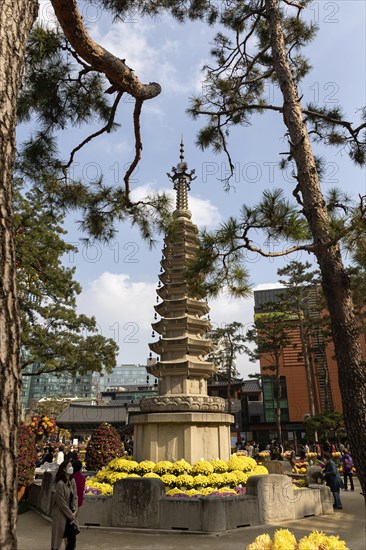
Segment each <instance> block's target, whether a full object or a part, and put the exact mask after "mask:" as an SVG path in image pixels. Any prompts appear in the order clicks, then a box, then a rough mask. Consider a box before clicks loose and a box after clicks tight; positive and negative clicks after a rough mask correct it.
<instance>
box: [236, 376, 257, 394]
mask: <svg viewBox="0 0 366 550" xmlns="http://www.w3.org/2000/svg"><path fill="white" fill-rule="evenodd" d="M241 391H242V392H244V393H251V392H253V393H255V392H256V393H259V392H261V391H262V387H261V385H260V382H259V380H256V379H254V380H245V381H244V384H243V387H242V389H241Z"/></svg>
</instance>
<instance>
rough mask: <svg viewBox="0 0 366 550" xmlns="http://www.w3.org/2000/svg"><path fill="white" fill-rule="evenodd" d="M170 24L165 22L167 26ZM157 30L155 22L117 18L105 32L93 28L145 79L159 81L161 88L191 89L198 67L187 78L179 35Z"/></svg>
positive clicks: (178, 91)
mask: <svg viewBox="0 0 366 550" xmlns="http://www.w3.org/2000/svg"><path fill="white" fill-rule="evenodd" d="M166 27H167V25H165V28H166ZM162 36H163V35H162V33H159V35H157V34H156V25H154V24H152V23H151V22H148V21H146V20H144V21H142V20H140V21H138V24H137V23H133V22H131V23H130V24H127V23H126V22H121V21H120V22H117V23H115V24H113V25H111V26H109V27H108V30H107V31H106V32H103V31H102V30H101V28H100V27H96V28H95V29H94V37H95V39H96V40H97V41H98V43H99V44H100V45H101V46H103V47H104V48H105V49H107V50H108V51H110V52H111V53H113V54H114V55H116V56H117V57H119V58H121V59H126V63H127V65H128V66H129V67H131V68H132V69H133V70H134V71H135V73H136V74H137V75H138V78H139V79H140V81H142V82H145V83H147V82H150V81H151V82H159V84H161V86H162V89H163V90H164V91H168V92H174V93H185V94H186V93H188V92H189V91H191V90H192V89H193V86H194V85H195V83H196V80H197V74H196V69H194V70H193V72H191V71H190V73H189V74H190V76H189V77H188V78H187V77H186V75H184V74H183V73H182V71H181V67H180V63H181V60H182V57H183V53H182V52H184V46H183V45H182V43H181V42H180V41H179V40H177V39H171V38H169V37H165V38H164V40H163V41H162Z"/></svg>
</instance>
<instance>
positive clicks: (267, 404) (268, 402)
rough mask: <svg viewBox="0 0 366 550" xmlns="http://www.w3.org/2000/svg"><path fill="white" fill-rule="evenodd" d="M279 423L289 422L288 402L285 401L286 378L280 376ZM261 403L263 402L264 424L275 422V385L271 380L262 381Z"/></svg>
mask: <svg viewBox="0 0 366 550" xmlns="http://www.w3.org/2000/svg"><path fill="white" fill-rule="evenodd" d="M280 383H281V401H280V407H281V421H282V422H288V421H289V411H288V400H287V388H286V377H285V376H281V379H280ZM262 387H263V401H264V415H265V420H266V422H276V407H277V383H276V381H275V380H273V379H268V378H267V379H266V378H264V379H263V384H262Z"/></svg>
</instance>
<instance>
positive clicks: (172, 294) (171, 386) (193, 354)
mask: <svg viewBox="0 0 366 550" xmlns="http://www.w3.org/2000/svg"><path fill="white" fill-rule="evenodd" d="M193 175H194V170H192V171H190V172H189V171H188V167H187V163H186V162H184V149H183V143H181V147H180V162H179V163H178V165H177V167H173V168H172V172H171V173H170V174H168V177H169V178H170V180H171V181H172V182H173V185H174V189H175V190H176V192H177V202H176V210H175V211H174V213H173V223H172V226H171V229H170V231H169V232H168V234H167V235H166V237H165V240H164V248H163V258H162V261H161V273H160V275H159V279H160V281H159V285H158V289H157V294H158V298H157V301H158V303H157V305H156V306H155V311H156V314H155V318H156V319H157V317H158V315H159V317H160V319H159V320H157V321H156V322H155V323H153V325H152V327H153V334H154V335H155V334H156V335H157V336H156V338H157V340H156V342H154V343H152V344H150V349H151V350H152V352H154V353H156V354H157V356H158V357H157V360H156V362H154V363H153V362H152V361H151V364H150V366H149V367H148V371H149V372H150V374H153V375H154V376H156V377H157V378H158V379H159V384H158V396H155V397H149V398H146V399H143V400H142V402H141V411H142V414H140V415H138V416H134V417H133V418H132V419H131V421H132V423H133V424H134V430H135V431H134V458H135V460H137V461H141V460H153V461H155V462H157V461H159V460H171V461H175V460H179V459H182V458H184V459H185V460H187V461H188V462H190V463H191V464H193V463H194V462H197V461H198V460H200V459H201V458H204V459H205V460H213V459H215V458H221V459H222V460H228V459H229V457H230V424H231V423H232V422H233V421H234V418H233V417H232V416H231V415H229V414H225V413H224V406H225V401H224V399H222V398H221V397H211V396H208V395H207V379H209V378H211V377H212V375H213V374H214V372H215V370H216V369H215V367H214V365H213V364H212V363H209V362H208V361H206V360H205V357H206V356H207V354H208V353H209V352H210V351H211V350H212V343H211V341H210V340H209V339H208V338H207V337H206V335H207V334H208V333H209V331H210V330H211V325H210V322H209V320H208V319H207V318H206V317H205V316H207V314H208V312H209V307H208V305H207V302H206V301H202V300H197V299H196V298H193V297H192V296H190V294H189V289H188V285H187V282H186V280H185V276H184V273H185V269H186V267H187V265H188V263H189V261H190V260H192V259H193V258H194V257H195V255H196V253H197V249H198V229H197V227H196V226H195V225H194V224H193V223H192V221H191V217H192V215H191V212H190V211H189V209H188V190H189V189H190V184H191V182H192V180H193V179H195V178H194V177H193ZM150 355H151V354H150Z"/></svg>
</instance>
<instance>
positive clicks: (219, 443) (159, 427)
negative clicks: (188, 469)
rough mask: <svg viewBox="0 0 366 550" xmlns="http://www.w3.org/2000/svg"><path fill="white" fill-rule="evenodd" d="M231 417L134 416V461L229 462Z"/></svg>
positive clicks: (194, 414) (195, 414)
mask: <svg viewBox="0 0 366 550" xmlns="http://www.w3.org/2000/svg"><path fill="white" fill-rule="evenodd" d="M233 422H234V417H233V416H232V415H230V414H224V413H204V412H175V413H173V412H169V413H147V414H141V415H138V416H134V417H132V418H131V423H132V424H134V426H135V431H134V453H133V457H134V460H136V461H137V462H140V461H142V460H152V461H154V462H159V461H160V460H170V461H171V462H175V461H176V460H180V459H182V458H184V459H185V460H186V461H187V462H189V463H190V464H194V463H195V462H198V461H199V460H201V458H204V459H205V460H215V459H216V458H220V459H221V460H229V458H230V453H231V445H230V425H231V424H232V423H233Z"/></svg>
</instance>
